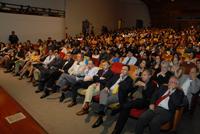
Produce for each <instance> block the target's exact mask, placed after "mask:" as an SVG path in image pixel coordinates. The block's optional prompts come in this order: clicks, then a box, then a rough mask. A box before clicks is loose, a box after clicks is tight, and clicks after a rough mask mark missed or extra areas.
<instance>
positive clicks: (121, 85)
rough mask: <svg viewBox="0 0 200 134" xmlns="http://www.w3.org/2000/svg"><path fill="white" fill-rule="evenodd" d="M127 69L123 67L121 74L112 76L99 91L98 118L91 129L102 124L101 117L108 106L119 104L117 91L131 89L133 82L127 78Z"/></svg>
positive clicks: (125, 66)
mask: <svg viewBox="0 0 200 134" xmlns="http://www.w3.org/2000/svg"><path fill="white" fill-rule="evenodd" d="M129 69H130V67H129V66H128V65H124V66H123V67H122V70H121V73H120V74H117V75H113V77H112V78H111V79H110V80H109V81H108V82H107V83H106V86H105V88H104V89H103V90H101V92H100V100H99V104H100V105H99V111H98V114H99V117H98V119H97V120H96V122H95V123H94V124H93V125H92V128H96V127H99V126H100V125H101V124H102V123H103V117H104V115H105V112H106V108H107V106H108V105H109V104H113V103H117V102H119V98H118V90H126V89H129V88H131V87H132V82H133V80H132V79H131V77H130V76H128V71H129Z"/></svg>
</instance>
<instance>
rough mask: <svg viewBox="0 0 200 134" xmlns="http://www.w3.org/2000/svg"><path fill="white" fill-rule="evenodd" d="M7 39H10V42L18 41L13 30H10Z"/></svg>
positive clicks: (15, 42)
mask: <svg viewBox="0 0 200 134" xmlns="http://www.w3.org/2000/svg"><path fill="white" fill-rule="evenodd" d="M9 41H10V43H11V44H17V43H18V41H19V38H18V37H17V35H16V34H15V31H12V32H11V35H9Z"/></svg>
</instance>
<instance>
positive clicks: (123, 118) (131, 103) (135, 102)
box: [115, 99, 149, 134]
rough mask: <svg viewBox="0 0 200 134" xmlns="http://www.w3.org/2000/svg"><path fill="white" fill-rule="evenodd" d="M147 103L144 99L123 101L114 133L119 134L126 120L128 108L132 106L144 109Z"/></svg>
mask: <svg viewBox="0 0 200 134" xmlns="http://www.w3.org/2000/svg"><path fill="white" fill-rule="evenodd" d="M148 105H149V103H148V101H146V100H145V99H136V100H132V101H129V102H126V103H124V104H123V106H122V107H121V111H120V114H119V117H118V120H117V123H116V125H115V132H116V134H120V133H121V131H122V130H123V128H124V126H125V124H126V122H127V120H128V117H129V113H130V110H131V109H132V108H137V109H144V108H147V107H148Z"/></svg>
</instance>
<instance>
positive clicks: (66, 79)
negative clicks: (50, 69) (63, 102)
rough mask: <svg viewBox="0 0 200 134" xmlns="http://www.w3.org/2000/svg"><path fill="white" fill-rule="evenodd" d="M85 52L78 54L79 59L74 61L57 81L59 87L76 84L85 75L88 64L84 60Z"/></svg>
mask: <svg viewBox="0 0 200 134" xmlns="http://www.w3.org/2000/svg"><path fill="white" fill-rule="evenodd" d="M83 57H84V56H83V54H77V57H76V58H77V60H76V61H75V62H74V64H73V65H72V66H71V67H70V68H69V70H68V73H69V74H67V73H63V74H62V75H61V76H60V78H59V79H58V81H57V82H56V85H57V86H58V87H59V88H63V87H65V86H66V85H67V86H69V85H74V84H75V83H76V82H77V81H78V80H79V79H80V78H81V77H84V71H85V69H86V64H85V62H84V60H83Z"/></svg>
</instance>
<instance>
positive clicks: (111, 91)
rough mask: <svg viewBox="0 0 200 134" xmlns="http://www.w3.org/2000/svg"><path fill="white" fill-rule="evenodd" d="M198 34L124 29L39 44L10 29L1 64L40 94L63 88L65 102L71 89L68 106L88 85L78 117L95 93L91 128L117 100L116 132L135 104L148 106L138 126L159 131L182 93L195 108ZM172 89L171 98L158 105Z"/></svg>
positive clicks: (156, 133) (198, 75)
mask: <svg viewBox="0 0 200 134" xmlns="http://www.w3.org/2000/svg"><path fill="white" fill-rule="evenodd" d="M198 33H200V30H199V29H198V28H196V29H195V28H187V29H183V30H181V31H178V30H174V29H171V28H163V29H159V28H144V29H121V30H120V31H113V32H108V31H107V32H105V33H104V34H102V35H88V36H87V37H83V35H77V36H76V37H71V36H69V35H68V36H66V38H65V39H64V40H62V41H56V40H54V39H52V38H51V37H50V38H48V39H47V40H41V39H39V40H38V42H37V43H36V44H33V43H32V42H31V41H29V40H27V41H26V42H23V43H22V42H19V39H18V37H17V36H16V35H15V33H12V36H10V37H9V38H10V39H9V41H10V43H1V47H0V66H1V67H3V68H5V73H9V72H12V73H13V75H14V76H20V78H19V79H20V80H21V79H22V78H24V76H27V77H31V78H33V80H34V86H36V85H38V90H36V91H35V92H36V93H39V92H42V91H43V94H42V96H41V97H40V98H45V97H47V96H49V95H50V93H54V92H57V91H59V90H60V91H61V96H60V102H62V101H63V100H64V99H65V97H66V93H67V92H68V91H70V90H71V91H72V102H71V103H70V104H69V105H68V106H69V107H72V106H74V105H76V103H77V102H76V97H77V95H78V92H77V91H78V90H79V89H80V88H84V90H86V94H85V100H84V102H83V105H82V108H81V109H80V111H78V112H77V113H76V114H77V115H84V114H87V113H88V112H89V108H90V105H91V102H92V100H93V97H94V96H95V97H96V96H100V101H99V104H100V105H99V109H98V118H97V120H96V122H95V123H94V124H93V125H92V127H93V128H96V127H98V126H100V125H101V124H102V123H103V117H104V116H105V114H106V109H107V107H108V105H109V104H113V103H116V104H119V110H120V114H119V117H118V120H117V123H116V126H115V129H114V130H113V133H114V134H115V133H121V131H122V129H123V127H124V125H125V124H126V121H127V119H128V117H129V111H130V110H131V109H132V108H138V109H143V108H144V109H145V108H147V107H148V105H149V104H150V105H149V109H148V110H147V111H146V112H144V113H143V114H142V115H141V116H140V117H139V120H138V121H137V125H136V129H135V130H136V133H137V134H142V133H143V130H144V128H145V126H146V125H149V126H150V128H151V129H150V132H151V133H153V134H159V132H160V126H161V125H162V124H163V123H164V122H166V121H169V120H171V117H172V115H173V114H174V110H175V109H176V107H177V106H178V105H179V104H180V103H181V102H182V101H181V100H182V98H183V96H184V94H185V95H186V96H187V101H188V103H189V109H190V110H191V111H192V112H194V108H193V107H194V106H193V102H194V101H193V97H194V96H195V97H197V96H198V95H199V92H200V85H199V83H200V79H199V78H200V60H199V58H200V43H199V42H200V40H199V39H200V34H198ZM11 44H15V45H11ZM114 63H119V66H118V67H117V69H119V70H120V71H121V74H117V73H116V72H115V70H113V68H112V65H114ZM121 67H122V69H121ZM150 70H152V71H150ZM134 74H135V75H134ZM129 75H130V76H131V77H130V76H129ZM35 81H37V83H36V82H35ZM132 81H134V84H133V82H132ZM35 83H36V84H35ZM157 86H159V89H158V90H157ZM178 86H179V87H178ZM155 90H157V91H155ZM154 91H155V94H154V95H152V94H153V92H154ZM169 91H170V97H169V96H167V97H166V98H165V99H164V100H163V101H161V102H160V103H159V104H157V105H155V103H156V102H157V101H158V100H159V99H158V98H159V97H160V96H165V95H169V94H168V92H169ZM171 91H172V92H171ZM129 93H130V94H131V95H132V96H130V94H129ZM150 100H151V101H150ZM195 103H197V101H195ZM155 113H158V114H155Z"/></svg>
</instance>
